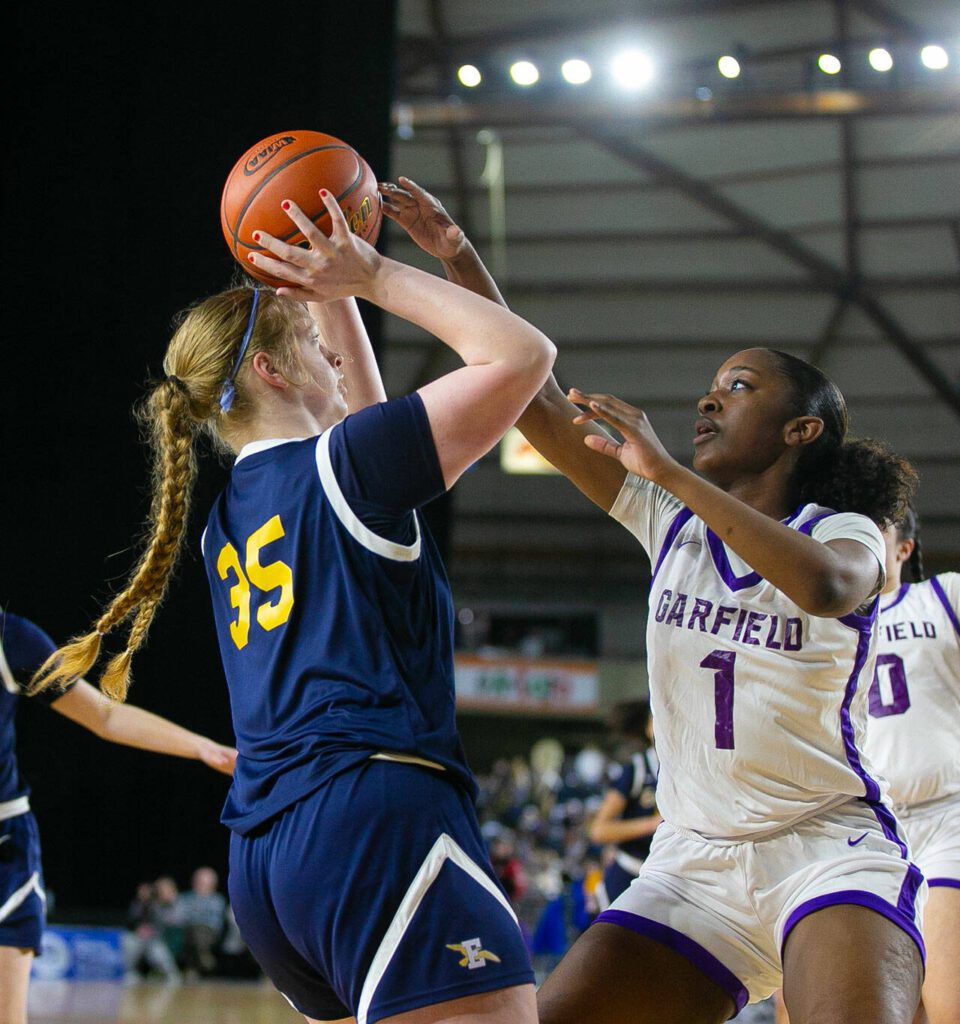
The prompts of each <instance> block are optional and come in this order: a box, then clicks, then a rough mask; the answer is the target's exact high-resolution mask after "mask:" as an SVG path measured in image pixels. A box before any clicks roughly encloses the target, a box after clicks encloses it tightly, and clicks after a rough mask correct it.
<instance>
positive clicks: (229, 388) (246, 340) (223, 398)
mask: <svg viewBox="0 0 960 1024" xmlns="http://www.w3.org/2000/svg"><path fill="white" fill-rule="evenodd" d="M259 304H260V289H259V288H254V289H253V301H252V302H251V303H250V319H249V320H247V329H246V330H245V331H244V332H243V341H241V342H240V351H239V352H238V353H237V358H236V359H235V360H234V363H233V369H232V370H231V371H230V376H229V377H227V379H226V381H225V382H224V385H223V390H222V391H221V392H220V410H221V412H229V411H230V410H231V409H232V408H233V399H234V397H235V396H236V393H237V389H236V388H235V387H234V384H233V382H234V379H235V378H236V376H237V371H238V370H239V369H240V364H241V363H242V362H243V357H244V355H245V354H246V351H247V345H249V344H250V337H251V336H252V334H253V325H254V323H255V321H256V319H257V306H258V305H259Z"/></svg>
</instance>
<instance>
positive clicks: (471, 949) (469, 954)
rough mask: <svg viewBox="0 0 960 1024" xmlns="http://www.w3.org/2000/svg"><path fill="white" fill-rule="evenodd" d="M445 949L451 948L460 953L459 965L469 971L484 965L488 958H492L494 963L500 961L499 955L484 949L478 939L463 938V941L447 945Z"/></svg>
mask: <svg viewBox="0 0 960 1024" xmlns="http://www.w3.org/2000/svg"><path fill="white" fill-rule="evenodd" d="M447 949H450V950H453V952H454V953H460V954H461V958H460V961H459V965H460V966H461V967H466V968H467V969H468V970H471V971H473V970H476V968H478V967H486V966H487V961H488V960H492V961H493V962H494V963H495V964H498V963H500V957H498V956H497V955H496V953H491V952H490V951H489V950H488V949H484V948H483V943H482V942H481V941H480V939H464V940H463V942H459V943H457V944H456V945H455V946H451V945H448V946H447Z"/></svg>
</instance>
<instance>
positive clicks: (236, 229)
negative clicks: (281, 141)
mask: <svg viewBox="0 0 960 1024" xmlns="http://www.w3.org/2000/svg"><path fill="white" fill-rule="evenodd" d="M330 149H340V150H343V151H344V152H346V153H349V154H350V155H351V156H352V157H353V158H354V159H355V160H356V161H357V174H356V177H355V178H354V179H353V181H352V182H351V183H350V185H349V187H348V188H347V189H346V190H345V191H344V192H342V193H341V194H340V195H338V196H337V202H338V203H339V202H340V200H341V199H343V198H344V197H345V196H348V195H349V194H350V193H351V192H352V191H353V190H354V189H355V188H356V187H357V184H358V183H359V182H360V181H361V180H362V178H363V165H362V164H361V162H360V158H359V157H358V156H357V154H356V153H355V152H354V150H352V149H351V148H350V147H349V146H314V147H313V148H312V149H307V150H304V151H303V152H302V153H294V154H293V155H292V156H291V157H290V159H289V160H287V161H285V162H284V163H282V164H280V165H278V166H277V167H275V168H274V169H273V170H272V171H271V172H270V173H269V174H268V175H267V176H266V177H265V178H264V179H263V181H261V182H260V183H259V185H257V187H256V189H254V191H253V192H251V193H250V194H249V195H248V196H247V198H246V201H245V202H244V204H243V206H242V207H241V208H240V212H239V213H238V214H237V217H236V226H234V225H233V224H229V225H228V227H229V229H230V234H231V236H232V237H233V241H234V246H237V245H243V246H244V247H245V248H247V249H253V251H254V252H258V251H262V247H258V246H249V245H247V244H246V242H243V241H242V240H241V239H240V228H241V225H242V224H243V219H244V217H245V216H246V214H247V211H248V210H249V209H250V206H251V205H252V203H253V201H254V200H255V199H256V198H257V196H258V195H259V194H260V193H261V191H263V189H264V187H265V186H266V185H267V184H269V183H270V182H271V181H272V180H273V179H274V178H275V177H276V176H277V175H278V174H279V173H280V172H281V171H283V170H284V169H285V168H287V167H290V166H292V165H293V164H295V163H297V161H298V160H302V159H304V158H305V157H308V156H311V155H313V154H314V153H321V152H323V151H325V150H330ZM242 159H243V158H242V157H241V160H240V161H238V164H240V163H241V161H242ZM230 175H231V177H232V176H233V171H231V172H230ZM321 214H324V215H328V214H327V213H326V208H324V207H322V208H321V209H320V210H318V211H317V213H315V214H314V215H313V216H310V215H309V214H308V216H310V220H314V218H315V217H320V215H321ZM321 219H322V218H321ZM297 234H299V229H298V228H294V229H293V230H292V231H291V232H289V234H287V235H285V236H283V237H282V238H280V241H281V242H286V241H289V239H291V238H293V237H294V236H295V235H297Z"/></svg>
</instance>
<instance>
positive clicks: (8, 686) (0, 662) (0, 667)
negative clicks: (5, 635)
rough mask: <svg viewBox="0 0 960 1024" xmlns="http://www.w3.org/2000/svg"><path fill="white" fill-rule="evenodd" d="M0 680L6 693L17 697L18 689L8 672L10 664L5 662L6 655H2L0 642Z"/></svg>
mask: <svg viewBox="0 0 960 1024" xmlns="http://www.w3.org/2000/svg"><path fill="white" fill-rule="evenodd" d="M0 678H2V679H3V688H4V689H5V690H6V691H7V692H8V693H14V694H17V695H18V696H19V694H20V687H19V686H17V681H16V679H14V678H13V673H12V672H11V671H10V663H9V662H8V661H7V656H6V654H4V651H3V642H2V641H0Z"/></svg>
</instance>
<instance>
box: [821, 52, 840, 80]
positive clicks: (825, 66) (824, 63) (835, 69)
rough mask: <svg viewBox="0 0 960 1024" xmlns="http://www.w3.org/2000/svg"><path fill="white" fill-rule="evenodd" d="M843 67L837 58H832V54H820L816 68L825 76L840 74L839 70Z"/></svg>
mask: <svg viewBox="0 0 960 1024" xmlns="http://www.w3.org/2000/svg"><path fill="white" fill-rule="evenodd" d="M842 66H843V65H842V64H841V63H840V58H839V57H834V55H833V54H832V53H821V54H820V58H819V60H818V61H817V67H818V68H819V69H820V70H821V71H822V72H823V73H824V74H825V75H836V74H839V73H840V68H841V67H842Z"/></svg>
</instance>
